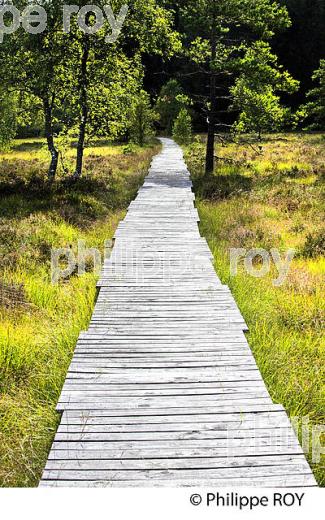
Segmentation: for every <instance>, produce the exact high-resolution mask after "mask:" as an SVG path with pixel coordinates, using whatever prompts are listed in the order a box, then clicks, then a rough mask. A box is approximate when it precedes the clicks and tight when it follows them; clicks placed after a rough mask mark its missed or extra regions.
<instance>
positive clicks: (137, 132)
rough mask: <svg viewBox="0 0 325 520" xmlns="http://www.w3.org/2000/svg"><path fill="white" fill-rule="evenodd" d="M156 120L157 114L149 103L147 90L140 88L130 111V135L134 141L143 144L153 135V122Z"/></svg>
mask: <svg viewBox="0 0 325 520" xmlns="http://www.w3.org/2000/svg"><path fill="white" fill-rule="evenodd" d="M156 120H157V114H156V113H155V112H154V111H153V109H152V108H151V104H150V97H149V94H148V93H147V92H145V91H144V90H141V91H140V93H139V94H138V96H137V97H136V98H135V100H134V101H133V106H132V108H131V112H130V127H129V129H130V136H131V139H132V141H133V142H134V143H136V144H138V145H140V146H143V145H144V144H145V143H146V142H147V141H148V140H149V139H150V138H152V137H153V135H154V128H153V123H154V121H156Z"/></svg>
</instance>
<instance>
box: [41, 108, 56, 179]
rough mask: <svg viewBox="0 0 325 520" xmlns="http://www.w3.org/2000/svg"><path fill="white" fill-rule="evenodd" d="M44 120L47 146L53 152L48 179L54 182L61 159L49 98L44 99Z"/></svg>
mask: <svg viewBox="0 0 325 520" xmlns="http://www.w3.org/2000/svg"><path fill="white" fill-rule="evenodd" d="M43 110H44V121H45V137H46V140H47V147H48V150H49V152H50V154H51V162H50V166H49V169H48V174H47V176H48V179H49V181H51V182H53V181H54V179H55V175H56V170H57V167H58V161H59V152H58V150H57V149H56V148H55V144H54V137H53V123H52V104H51V103H50V101H49V99H48V98H44V99H43Z"/></svg>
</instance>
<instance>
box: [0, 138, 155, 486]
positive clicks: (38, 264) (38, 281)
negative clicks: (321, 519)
mask: <svg viewBox="0 0 325 520" xmlns="http://www.w3.org/2000/svg"><path fill="white" fill-rule="evenodd" d="M157 151H158V146H157V145H153V146H150V147H147V148H144V149H140V148H137V147H134V149H133V153H127V154H126V153H124V152H125V150H124V147H123V146H118V145H110V144H109V143H105V142H101V141H100V142H97V143H95V145H94V146H93V147H91V148H88V149H87V152H86V160H85V176H84V177H83V178H82V179H80V181H79V182H78V183H76V184H71V183H69V182H68V181H67V179H65V177H64V176H63V173H62V171H60V172H59V177H58V179H57V181H56V182H55V183H54V185H53V186H52V187H49V185H48V184H47V182H46V164H47V163H46V159H47V156H46V152H45V151H44V149H43V143H42V142H41V141H40V140H34V139H32V140H24V141H17V142H16V143H15V146H14V148H13V150H12V151H11V152H10V153H6V154H0V197H1V207H0V259H1V263H0V323H1V324H0V460H1V465H0V485H1V486H34V485H37V483H38V480H39V478H40V475H41V471H42V469H43V467H44V464H45V461H46V458H47V453H48V450H49V448H50V445H51V442H52V440H53V436H54V433H55V431H56V428H57V425H58V414H57V413H56V412H55V406H56V403H57V400H58V397H59V394H60V391H61V388H62V385H63V382H64V379H65V376H66V372H67V369H68V366H69V363H70V360H71V356H72V353H73V349H74V346H75V344H76V341H77V338H78V335H79V333H80V331H81V330H85V329H87V327H88V322H89V319H90V316H91V313H92V309H93V305H94V300H95V291H96V289H95V286H96V276H95V274H93V273H92V272H87V273H86V274H85V275H83V276H80V277H79V276H77V275H73V276H71V277H70V278H69V279H68V280H65V281H62V282H60V283H59V284H58V285H56V286H53V285H52V284H51V281H50V250H51V248H52V247H54V248H57V247H67V246H68V247H72V248H75V247H76V242H77V240H78V239H84V240H86V243H87V246H89V247H97V248H99V250H100V251H103V247H104V240H106V239H110V238H111V237H112V236H113V234H114V231H115V229H116V227H117V225H118V222H119V221H120V220H121V218H123V216H124V215H125V211H126V209H127V207H128V205H129V203H130V201H131V200H132V199H133V198H134V197H135V195H136V192H137V189H138V187H139V186H140V185H141V183H142V182H143V178H144V175H145V173H146V171H147V169H148V166H149V162H150V160H151V157H152V155H153V154H155V153H156V152H157ZM73 153H74V150H68V155H69V156H71V157H72V154H73Z"/></svg>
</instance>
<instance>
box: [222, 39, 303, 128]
mask: <svg viewBox="0 0 325 520" xmlns="http://www.w3.org/2000/svg"><path fill="white" fill-rule="evenodd" d="M237 67H238V69H239V70H240V76H239V77H238V78H237V80H236V82H235V85H234V86H233V87H232V88H231V89H230V92H231V95H232V97H233V105H232V108H233V109H235V110H238V111H239V112H240V114H239V117H238V120H237V121H236V123H235V125H234V129H235V131H236V132H254V133H255V132H256V133H258V135H259V137H261V134H262V132H267V131H277V130H279V129H280V128H281V127H283V126H284V125H285V124H286V123H289V121H290V110H289V109H288V108H286V107H284V106H282V105H281V99H280V96H279V95H278V93H280V92H289V93H292V92H294V91H296V90H297V89H298V86H299V84H298V82H297V81H295V80H294V79H293V78H292V77H291V76H290V74H289V73H288V72H287V71H285V70H283V68H282V67H281V66H279V65H278V63H277V57H276V56H275V55H274V54H272V52H271V48H270V45H269V44H268V43H266V42H261V41H260V42H256V43H255V44H254V45H253V46H252V47H251V48H248V49H247V50H246V52H245V54H244V57H243V58H241V59H239V60H238V62H237Z"/></svg>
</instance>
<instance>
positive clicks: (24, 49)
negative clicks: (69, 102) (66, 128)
mask: <svg viewBox="0 0 325 520" xmlns="http://www.w3.org/2000/svg"><path fill="white" fill-rule="evenodd" d="M15 5H16V7H18V8H19V9H20V10H22V9H23V8H24V7H26V6H27V5H28V2H27V1H26V0H25V1H20V2H16V3H15ZM42 6H43V7H44V8H45V9H46V13H47V24H46V28H45V30H44V31H42V32H41V33H39V34H29V33H28V32H26V31H25V30H23V29H19V30H17V31H16V32H14V33H13V34H11V35H10V37H7V38H5V39H4V42H3V43H2V44H1V45H0V63H1V73H2V80H3V83H4V85H5V86H6V88H7V90H8V91H9V92H12V93H19V95H25V96H30V98H33V99H34V100H36V101H37V103H39V104H40V107H41V108H42V111H43V117H44V132H45V137H46V140H47V146H48V150H49V153H50V156H51V160H50V164H49V168H48V178H49V180H50V181H53V179H54V177H55V174H56V170H57V166H58V158H59V152H58V150H57V148H56V146H55V138H54V131H53V119H54V112H55V109H56V107H57V106H58V105H59V104H60V105H61V106H62V104H63V101H64V99H65V98H66V96H67V94H66V93H67V92H69V91H70V88H71V86H70V84H69V80H70V79H71V73H69V70H68V61H67V56H68V53H67V50H68V48H67V46H66V42H65V40H64V38H63V34H62V24H61V21H60V15H61V11H62V2H61V1H60V0H53V1H49V0H44V1H43V2H42Z"/></svg>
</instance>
